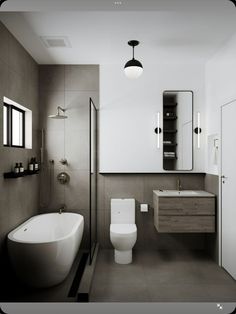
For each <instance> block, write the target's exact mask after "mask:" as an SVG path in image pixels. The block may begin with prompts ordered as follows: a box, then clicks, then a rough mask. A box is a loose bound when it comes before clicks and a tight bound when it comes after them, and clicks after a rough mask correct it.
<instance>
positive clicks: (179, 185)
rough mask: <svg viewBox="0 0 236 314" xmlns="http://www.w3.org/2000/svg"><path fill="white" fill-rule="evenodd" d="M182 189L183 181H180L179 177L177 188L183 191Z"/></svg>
mask: <svg viewBox="0 0 236 314" xmlns="http://www.w3.org/2000/svg"><path fill="white" fill-rule="evenodd" d="M181 189H182V185H181V181H180V179H178V180H177V190H178V191H181Z"/></svg>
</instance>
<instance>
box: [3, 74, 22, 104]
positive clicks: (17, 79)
mask: <svg viewBox="0 0 236 314" xmlns="http://www.w3.org/2000/svg"><path fill="white" fill-rule="evenodd" d="M8 73H9V76H8V77H9V82H8V94H7V95H5V96H7V97H8V98H10V99H11V100H13V101H15V102H17V103H19V104H20V105H23V106H25V107H27V94H28V86H27V83H26V81H25V79H24V76H22V75H20V74H18V73H17V72H15V71H12V70H11V69H9V72H8Z"/></svg>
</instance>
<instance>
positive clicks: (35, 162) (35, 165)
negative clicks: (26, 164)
mask: <svg viewBox="0 0 236 314" xmlns="http://www.w3.org/2000/svg"><path fill="white" fill-rule="evenodd" d="M34 170H35V171H38V170H39V163H38V162H37V160H36V158H34Z"/></svg>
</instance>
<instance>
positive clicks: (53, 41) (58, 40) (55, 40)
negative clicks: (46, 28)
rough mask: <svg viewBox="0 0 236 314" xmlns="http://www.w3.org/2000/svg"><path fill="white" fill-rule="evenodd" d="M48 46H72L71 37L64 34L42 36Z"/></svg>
mask: <svg viewBox="0 0 236 314" xmlns="http://www.w3.org/2000/svg"><path fill="white" fill-rule="evenodd" d="M40 38H41V40H42V41H43V43H44V45H45V47H46V48H70V47H71V44H70V42H69V39H68V38H67V37H64V36H41V37H40Z"/></svg>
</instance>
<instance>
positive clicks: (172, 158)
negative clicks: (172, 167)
mask: <svg viewBox="0 0 236 314" xmlns="http://www.w3.org/2000/svg"><path fill="white" fill-rule="evenodd" d="M163 159H171V160H176V159H178V158H177V157H165V156H164V157H163Z"/></svg>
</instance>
